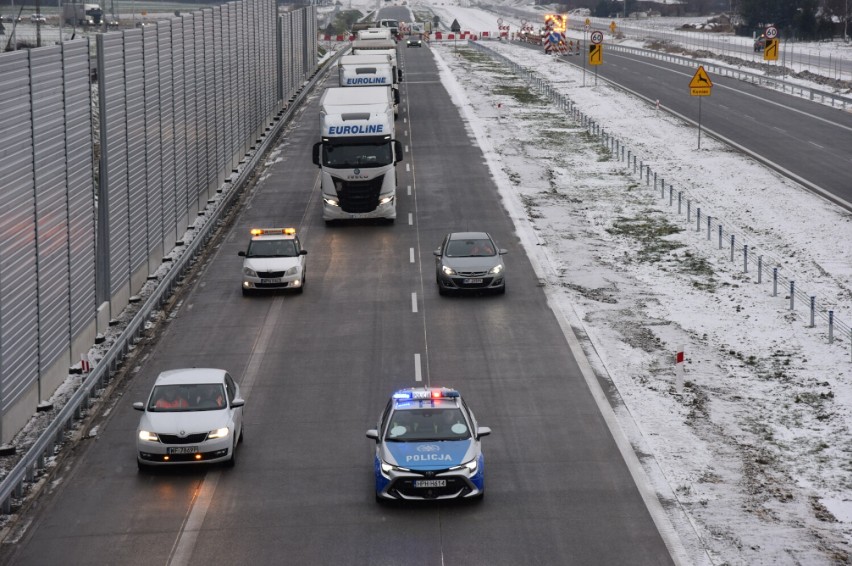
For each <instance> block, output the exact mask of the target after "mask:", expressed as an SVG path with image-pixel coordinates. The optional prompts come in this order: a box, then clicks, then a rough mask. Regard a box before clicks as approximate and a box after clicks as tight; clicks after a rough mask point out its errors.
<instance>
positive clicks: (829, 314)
mask: <svg viewBox="0 0 852 566" xmlns="http://www.w3.org/2000/svg"><path fill="white" fill-rule="evenodd" d="M468 45H469V46H470V47H473V48H474V49H477V50H478V51H481V52H483V53H486V54H487V55H489V56H490V57H492V58H493V59H496V60H498V61H500V62H502V63H503V64H504V65H506V66H508V67H509V68H510V69H511V70H512V71H513V72H514V73H515V74H516V75H518V76H519V77H522V78H523V79H524V80H525V81H526V82H527V84H528V85H530V86H531V87H532V88H534V89H535V90H536V91H538V92H539V93H540V94H542V95H543V96H545V97H547V98H548V99H549V100H550V101H551V102H553V103H554V104H556V105H557V107H558V108H560V109H561V110H563V111H564V112H566V113H567V114H568V115H569V116H570V117H571V118H572V119H573V120H574V121H575V122H576V123H578V124H580V125H581V126H582V127H583V128H585V129H586V130H587V131H588V132H589V133H590V134H591V135H593V136H595V137H597V138H598V140H599V142H600V143H601V144H602V145H603V146H604V147H606V148H607V149H608V150H609V151H610V153H611V154H612V155H613V156H614V157H615V158H617V159H619V161H623V162H625V164H626V166H627V167H628V169H630V170H631V171H632V172H633V174H634V175H635V174H638V176H639V180H640V181H641V180H642V178H643V177H644V180H645V185H646V186H648V187H651V186H652V185H651V183H652V177H653V188H652V190H654V191H657V192H658V194H659V195H660V198H662V199H663V200H668V201H669V202H668V204H669V206H670V207H672V208H674V206H675V203H677V204H676V206H677V214H678V215H680V216H683V215H685V216H686V218H685V220H686V226H687V230H689V229H690V228H691V229H692V231H694V232H696V233H697V234H698V235H699V236H700V237H701V238H702V239H704V237H705V234H706V240H707V241H708V242H710V244H711V245H713V246H714V247H715V244H714V243H713V242H715V240H716V238H717V237H718V249H719V250H727V252H729V253H730V261H731V262H732V263H734V262H736V263H738V264H740V265H742V272H743V273H749V272H750V271H749V270H750V269H751V270H752V271H751V272H752V273H755V274H756V275H757V283H759V284H760V283H763V282H764V279H765V280H766V281H767V282H769V281H771V282H772V296H773V297H776V296H778V290H779V285H780V288H781V295H782V297H783V296H785V292H786V293H787V295H786V299H785V300H787V301H789V310H790V311H795V310H797V309H798V308H801V306H802V305H805V306H806V307H807V312H808V314H809V321H808V327H810V328H813V327H815V326H816V323H817V318H820V319H822V320H823V321H825V322H826V323H827V339H828V343H829V344H832V343H833V342H834V340H835V336H840V335H843V336H845V337H848V338H849V340H850V346H852V327H850V325H849V324H847V323H845V322H843V321H842V320H840V319H839V318H838V317H836V316H835V313H834V310H833V309H831V308H828V307H826V306H824V305H822V304H821V303H820V302H819V301H818V300H817V297H816V295H813V294H810V293H808V292H807V291H806V290H805V289H802V288H800V287H799V286H797V285H796V275H795V274H793V273H789V274H785V273H784V272H783V271H782V267H781V265H782V264H783V263H782V262H781V261H779V260H778V259H775V258H772V256H770V255H768V254H764V253H761V252H760V246H759V244H758V243H756V242H754V241H752V240H751V239H749V238H748V237H746V236H744V235H742V234H738V233H735V232H733V231H732V230H731V229H730V228H729V227H726V226H725V225H724V223H723V221H722V219H720V218H719V217H717V216H713V215H712V214H711V212H712V211H709V210H707V209H704V210H703V211H702V209H701V201H700V200H699V199H698V198H696V197H695V196H693V195H691V194H690V193H689V191H686V190H682V189H681V190H679V189H675V187H674V184H673V183H671V182H669V183H668V184H667V183H666V179H664V178H659V179H658V176H657V173H656V172H654V171H653V170H652V169H651V166H650V165H646V164H645V163H644V161H643V160H640V159H639V156H638V155H637V154H635V153H633V152H632V150H630V149H629V147H628V145H627V144H626V143H625V142H624V141H622V140H620V139H619V138H617V137H616V136H614V135H612V134H611V133H610V132H607V131H606V130H604V129H603V128H602V127H601V126H600V124H598V123H597V122H595V120H593V119H592V118H590V117H589V116H587V115H586V114H584V113H583V112H582V111H581V110H580V109H579V107H578V106H577V104H576V103H574V101H572V100H571V99H570V98H569V97H568V96H566V95H564V94H562V93H560V92H559V91H558V90H557V89H556V88H554V87H553V86H552V85H551V84H550V83H548V82H547V81H545V80H544V79H542V78H541V77H538V76H537V75H536V74H535V72H533V71H531V70H529V69H527V68H526V67H524V66H523V65H521V64H519V63H516V62H515V61H512V60H511V59H509V58H508V57H505V56H504V55H502V54H500V53H497V52H496V51H494V50H492V49H489V48H488V47H485V46H484V45H482V44H481V43H477V42H469V43H468ZM727 252H726V253H727ZM850 360H852V347H850Z"/></svg>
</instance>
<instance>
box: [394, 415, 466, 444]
mask: <svg viewBox="0 0 852 566" xmlns="http://www.w3.org/2000/svg"><path fill="white" fill-rule="evenodd" d="M467 438H470V430H469V429H468V426H467V421H466V420H465V418H464V415H463V414H462V412H461V410H460V409H458V408H456V407H454V408H452V409H436V408H433V407H428V408H420V409H397V410H396V411H394V412H393V413H392V414H391V416H390V420H389V422H388V426H387V429H386V432H385V440H387V441H389V442H423V441H426V440H464V439H467Z"/></svg>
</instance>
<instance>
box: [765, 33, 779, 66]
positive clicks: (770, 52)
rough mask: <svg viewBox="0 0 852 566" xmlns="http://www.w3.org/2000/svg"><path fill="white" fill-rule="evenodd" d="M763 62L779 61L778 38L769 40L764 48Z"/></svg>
mask: <svg viewBox="0 0 852 566" xmlns="http://www.w3.org/2000/svg"><path fill="white" fill-rule="evenodd" d="M763 60H764V61H777V60H778V38H777V37H776V38H774V39H767V40H766V45H765V46H764V47H763Z"/></svg>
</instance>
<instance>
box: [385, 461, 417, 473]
mask: <svg viewBox="0 0 852 566" xmlns="http://www.w3.org/2000/svg"><path fill="white" fill-rule="evenodd" d="M409 471H411V470H409V469H408V468H401V467H399V466H394V465H393V464H388V463H387V462H382V473H384V474H389V473H391V472H409Z"/></svg>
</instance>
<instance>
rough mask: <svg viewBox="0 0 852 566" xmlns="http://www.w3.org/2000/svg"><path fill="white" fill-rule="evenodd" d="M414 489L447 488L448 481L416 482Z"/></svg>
mask: <svg viewBox="0 0 852 566" xmlns="http://www.w3.org/2000/svg"><path fill="white" fill-rule="evenodd" d="M414 487H447V480H414Z"/></svg>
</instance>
